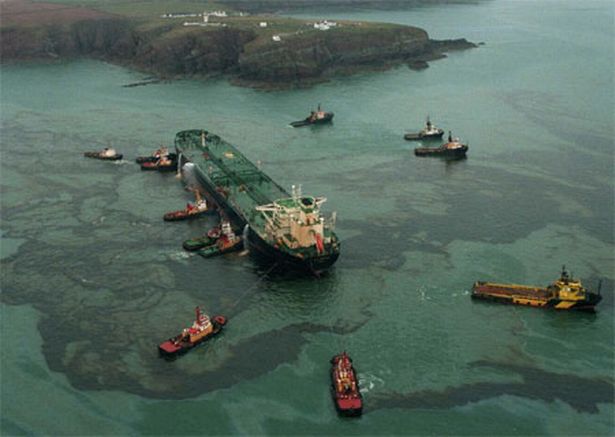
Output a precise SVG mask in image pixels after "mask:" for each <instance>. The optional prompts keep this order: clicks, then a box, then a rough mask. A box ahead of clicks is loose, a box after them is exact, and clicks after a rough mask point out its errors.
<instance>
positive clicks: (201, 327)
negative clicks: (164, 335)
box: [158, 307, 226, 358]
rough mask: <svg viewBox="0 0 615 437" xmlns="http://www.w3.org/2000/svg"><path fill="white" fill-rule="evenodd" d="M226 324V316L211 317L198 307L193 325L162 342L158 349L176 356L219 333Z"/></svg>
mask: <svg viewBox="0 0 615 437" xmlns="http://www.w3.org/2000/svg"><path fill="white" fill-rule="evenodd" d="M224 325H226V317H224V316H214V317H213V318H211V319H210V318H209V316H208V315H207V314H203V313H202V312H201V309H200V308H199V307H196V320H195V321H194V323H193V324H192V326H191V327H190V328H184V330H183V331H182V333H181V334H179V335H177V336H175V337H173V338H170V339H168V340H167V341H165V342H164V343H161V344H160V346H158V351H159V352H160V355H162V356H163V357H165V358H174V357H176V356H178V355H181V354H183V353H185V352H187V351H189V350H190V349H192V348H193V347H195V346H197V345H198V344H200V343H202V342H204V341H205V340H209V339H210V338H211V337H213V336H215V335H217V334H219V333H220V331H222V328H223V327H224Z"/></svg>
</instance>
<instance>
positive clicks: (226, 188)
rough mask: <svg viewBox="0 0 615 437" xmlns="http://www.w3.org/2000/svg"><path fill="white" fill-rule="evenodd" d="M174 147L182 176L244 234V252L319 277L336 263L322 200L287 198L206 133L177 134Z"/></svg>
mask: <svg viewBox="0 0 615 437" xmlns="http://www.w3.org/2000/svg"><path fill="white" fill-rule="evenodd" d="M175 147H176V149H177V153H178V156H180V163H181V165H182V167H181V168H182V172H183V173H186V172H193V174H194V177H195V178H196V180H197V181H198V183H199V185H201V186H202V187H203V188H204V189H205V190H206V191H207V193H208V194H209V196H210V197H211V198H212V199H213V200H214V201H215V202H216V203H217V204H218V206H219V207H220V209H221V210H222V211H224V213H225V215H226V216H227V217H228V219H229V220H231V221H232V222H233V223H234V225H235V226H236V227H239V228H245V227H246V226H248V228H247V235H246V236H247V239H248V246H249V247H250V248H254V249H256V250H257V251H258V252H259V253H260V254H261V255H263V256H264V257H266V258H269V259H272V260H273V261H275V262H278V263H279V264H281V265H287V266H290V267H293V268H298V269H300V270H307V271H310V272H313V273H320V272H322V271H323V270H326V269H327V268H329V267H330V266H331V265H332V264H333V263H334V262H335V261H336V260H337V258H338V256H339V249H340V244H339V240H338V238H337V236H336V235H335V233H334V232H333V228H334V225H335V215H333V217H331V219H325V218H324V217H322V216H321V214H320V206H321V205H322V203H324V202H325V201H326V199H325V198H324V197H312V196H304V195H302V194H301V193H300V190H298V189H296V188H294V187H293V190H292V193H291V194H289V193H288V192H287V191H286V190H285V189H284V188H282V187H281V186H280V185H279V184H277V183H276V182H275V181H273V180H272V179H271V178H270V177H269V176H268V175H266V174H265V173H263V172H262V171H261V170H260V169H259V168H258V167H257V166H255V165H254V164H253V163H252V162H251V161H250V160H249V159H247V158H246V157H245V156H244V155H243V154H242V153H241V152H240V151H239V150H238V149H237V148H236V147H235V146H233V145H231V144H229V143H227V142H226V141H224V140H222V139H221V138H220V137H219V136H217V135H214V134H212V133H209V132H207V131H204V130H189V131H182V132H179V133H178V134H177V135H176V137H175ZM186 164H188V165H186Z"/></svg>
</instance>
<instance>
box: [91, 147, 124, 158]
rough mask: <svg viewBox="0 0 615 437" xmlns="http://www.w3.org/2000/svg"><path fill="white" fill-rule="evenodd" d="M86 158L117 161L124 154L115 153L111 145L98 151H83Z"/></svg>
mask: <svg viewBox="0 0 615 437" xmlns="http://www.w3.org/2000/svg"><path fill="white" fill-rule="evenodd" d="M83 156H85V157H86V158H95V159H102V160H103V161H119V160H120V159H122V157H123V156H124V155H122V154H121V153H117V152H116V151H115V149H114V148H112V147H105V148H104V149H102V150H101V151H100V152H85V153H84V154H83Z"/></svg>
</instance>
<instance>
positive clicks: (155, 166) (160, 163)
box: [141, 153, 177, 172]
mask: <svg viewBox="0 0 615 437" xmlns="http://www.w3.org/2000/svg"><path fill="white" fill-rule="evenodd" d="M141 170H144V171H153V170H157V171H160V172H171V171H176V170H177V155H176V154H175V153H172V154H168V155H161V156H160V157H159V158H158V159H156V160H154V161H146V162H143V163H141Z"/></svg>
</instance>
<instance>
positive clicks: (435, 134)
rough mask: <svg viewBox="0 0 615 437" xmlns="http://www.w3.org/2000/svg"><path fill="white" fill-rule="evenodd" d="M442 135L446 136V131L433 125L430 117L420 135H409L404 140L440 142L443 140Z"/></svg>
mask: <svg viewBox="0 0 615 437" xmlns="http://www.w3.org/2000/svg"><path fill="white" fill-rule="evenodd" d="M442 135H444V129H440V128H439V127H436V126H434V125H433V124H431V121H430V120H429V116H428V117H427V122H426V123H425V127H424V128H423V129H421V130H420V131H419V132H418V133H407V134H406V135H404V139H405V140H408V141H416V140H438V139H440V138H442Z"/></svg>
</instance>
